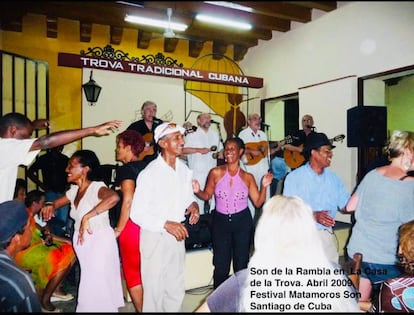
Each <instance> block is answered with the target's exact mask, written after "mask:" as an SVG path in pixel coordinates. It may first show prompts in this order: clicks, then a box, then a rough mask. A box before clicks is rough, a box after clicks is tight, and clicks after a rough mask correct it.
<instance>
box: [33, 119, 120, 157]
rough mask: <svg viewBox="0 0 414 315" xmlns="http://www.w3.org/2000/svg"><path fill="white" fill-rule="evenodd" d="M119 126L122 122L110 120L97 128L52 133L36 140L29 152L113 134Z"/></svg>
mask: <svg viewBox="0 0 414 315" xmlns="http://www.w3.org/2000/svg"><path fill="white" fill-rule="evenodd" d="M121 125H122V121H119V120H112V121H109V122H106V123H103V124H101V125H98V126H93V127H87V128H82V129H71V130H63V131H57V132H53V133H51V134H48V135H44V136H41V137H39V138H37V139H36V140H35V141H34V142H33V144H32V146H31V148H30V151H35V150H40V149H49V148H53V147H57V146H59V145H64V144H67V143H70V142H73V141H77V140H79V139H82V138H84V137H88V136H105V135H108V134H110V133H112V132H115V131H116V130H117V129H118V128H119V127H120V126H121Z"/></svg>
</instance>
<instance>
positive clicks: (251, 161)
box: [243, 136, 298, 165]
mask: <svg viewBox="0 0 414 315" xmlns="http://www.w3.org/2000/svg"><path fill="white" fill-rule="evenodd" d="M295 139H298V138H297V137H292V136H287V137H286V138H284V139H283V140H280V141H264V140H263V141H259V142H247V143H246V144H245V147H246V149H249V150H258V151H260V152H261V153H262V154H261V155H256V156H254V155H252V154H244V158H243V163H244V164H245V165H255V164H257V163H259V162H260V161H261V160H262V159H264V158H266V157H267V155H268V152H269V149H270V151H272V149H274V148H276V147H277V146H278V145H279V144H281V145H284V144H287V143H292V142H293V141H294V140H295Z"/></svg>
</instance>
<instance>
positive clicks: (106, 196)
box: [42, 150, 124, 312]
mask: <svg viewBox="0 0 414 315" xmlns="http://www.w3.org/2000/svg"><path fill="white" fill-rule="evenodd" d="M99 166H100V163H99V160H98V158H97V156H96V154H95V153H94V152H93V151H90V150H79V151H76V152H75V153H74V154H73V155H72V157H71V158H70V159H69V162H68V166H67V168H66V172H67V174H68V175H67V181H68V182H70V183H72V184H73V185H72V186H71V187H70V188H69V190H68V191H67V192H66V194H65V195H63V196H62V197H60V198H58V199H56V200H55V201H53V204H52V205H47V206H45V207H44V208H43V209H42V216H43V218H44V219H45V220H48V219H50V218H51V216H52V215H53V213H54V210H55V209H58V208H60V207H62V206H63V205H66V204H69V203H70V205H71V210H70V216H71V217H72V218H73V219H74V220H75V224H74V234H73V241H72V243H73V247H74V250H75V252H76V256H77V258H78V260H79V265H80V282H79V289H78V300H77V306H76V312H118V308H119V307H122V306H124V299H123V294H122V284H121V272H120V262H119V252H118V245H117V242H116V238H115V233H114V231H113V229H112V227H111V225H110V223H109V215H108V209H110V208H112V207H113V206H114V205H115V204H116V203H117V202H118V200H119V196H118V195H117V194H116V193H115V191H113V190H111V189H110V188H108V187H107V186H106V185H105V183H104V182H103V181H97V180H95V179H96V177H95V174H97V171H98V169H99Z"/></svg>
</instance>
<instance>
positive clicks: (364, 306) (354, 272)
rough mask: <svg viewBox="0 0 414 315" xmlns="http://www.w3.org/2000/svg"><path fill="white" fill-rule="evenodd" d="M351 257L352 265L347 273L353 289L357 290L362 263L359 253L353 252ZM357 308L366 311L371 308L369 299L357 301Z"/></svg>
mask: <svg viewBox="0 0 414 315" xmlns="http://www.w3.org/2000/svg"><path fill="white" fill-rule="evenodd" d="M352 258H353V265H352V268H351V273H350V274H349V275H348V278H349V279H350V280H351V281H352V284H353V285H354V287H355V289H356V290H357V291H358V290H359V280H360V275H361V264H362V254H361V253H355V254H354V256H353V257H352ZM359 308H360V309H361V311H364V312H368V310H369V309H370V308H371V302H370V301H359Z"/></svg>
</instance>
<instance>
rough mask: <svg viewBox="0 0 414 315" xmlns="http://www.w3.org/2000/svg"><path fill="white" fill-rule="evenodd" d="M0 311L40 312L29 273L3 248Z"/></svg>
mask: <svg viewBox="0 0 414 315" xmlns="http://www.w3.org/2000/svg"><path fill="white" fill-rule="evenodd" d="M0 312H2V313H4V312H7V313H10V312H13V313H17V312H19V313H20V312H41V307H40V302H39V298H38V295H37V294H36V290H35V287H34V284H33V280H32V278H31V276H30V274H28V273H27V272H26V271H24V270H23V269H21V268H20V267H19V266H18V265H17V264H16V263H15V262H14V260H13V259H12V258H11V257H10V256H9V255H8V254H7V253H6V252H5V251H4V250H3V251H0Z"/></svg>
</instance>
